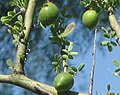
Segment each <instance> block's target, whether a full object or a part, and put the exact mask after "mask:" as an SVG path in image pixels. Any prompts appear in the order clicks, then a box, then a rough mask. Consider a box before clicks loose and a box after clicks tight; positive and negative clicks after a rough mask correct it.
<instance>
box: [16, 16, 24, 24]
mask: <svg viewBox="0 0 120 95" xmlns="http://www.w3.org/2000/svg"><path fill="white" fill-rule="evenodd" d="M17 19H18V21H20V22H21V23H22V22H23V17H22V15H18V16H17Z"/></svg>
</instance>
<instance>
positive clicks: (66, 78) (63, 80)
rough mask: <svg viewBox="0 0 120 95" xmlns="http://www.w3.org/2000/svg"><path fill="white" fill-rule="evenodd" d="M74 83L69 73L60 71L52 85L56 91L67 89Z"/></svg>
mask: <svg viewBox="0 0 120 95" xmlns="http://www.w3.org/2000/svg"><path fill="white" fill-rule="evenodd" d="M73 84H74V78H73V76H72V75H71V74H69V73H65V72H62V73H60V74H58V75H57V76H56V77H55V79H54V87H55V89H56V90H57V91H58V92H66V91H69V90H70V89H71V88H72V87H73Z"/></svg>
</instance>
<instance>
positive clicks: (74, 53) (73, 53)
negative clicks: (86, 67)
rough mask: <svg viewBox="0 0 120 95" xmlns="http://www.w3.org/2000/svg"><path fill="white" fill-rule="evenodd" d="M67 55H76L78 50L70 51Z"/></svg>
mask: <svg viewBox="0 0 120 95" xmlns="http://www.w3.org/2000/svg"><path fill="white" fill-rule="evenodd" d="M69 55H72V56H75V55H78V52H70V53H69Z"/></svg>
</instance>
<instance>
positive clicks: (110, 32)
mask: <svg viewBox="0 0 120 95" xmlns="http://www.w3.org/2000/svg"><path fill="white" fill-rule="evenodd" d="M101 29H102V31H103V32H104V34H103V36H104V37H105V38H107V39H109V40H108V41H102V42H101V43H100V45H101V46H107V48H108V50H109V51H110V52H111V51H112V50H113V46H117V43H116V42H115V41H113V39H114V38H115V36H116V33H115V31H113V30H112V29H111V28H108V29H105V28H104V27H102V28H101Z"/></svg>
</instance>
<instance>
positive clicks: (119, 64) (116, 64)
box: [113, 59, 120, 67]
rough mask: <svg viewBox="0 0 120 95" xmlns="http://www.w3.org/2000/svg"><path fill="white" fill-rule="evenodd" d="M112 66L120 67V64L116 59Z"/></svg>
mask: <svg viewBox="0 0 120 95" xmlns="http://www.w3.org/2000/svg"><path fill="white" fill-rule="evenodd" d="M113 64H114V65H115V66H117V67H120V63H119V62H118V60H116V59H114V60H113Z"/></svg>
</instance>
